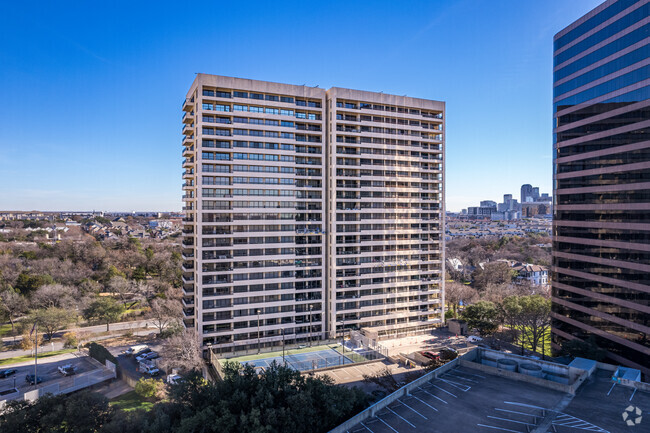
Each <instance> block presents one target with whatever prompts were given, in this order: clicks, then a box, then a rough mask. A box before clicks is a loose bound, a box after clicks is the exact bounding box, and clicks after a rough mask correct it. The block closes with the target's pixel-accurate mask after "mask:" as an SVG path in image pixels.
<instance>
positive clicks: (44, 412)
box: [0, 391, 115, 433]
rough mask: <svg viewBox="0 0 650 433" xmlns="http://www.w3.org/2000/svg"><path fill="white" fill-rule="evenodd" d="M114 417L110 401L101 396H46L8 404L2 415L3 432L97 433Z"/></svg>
mask: <svg viewBox="0 0 650 433" xmlns="http://www.w3.org/2000/svg"><path fill="white" fill-rule="evenodd" d="M114 413H115V411H114V410H113V409H111V407H110V406H109V404H108V400H107V399H106V397H104V396H103V395H101V394H98V393H92V392H88V391H81V392H76V393H72V394H66V395H63V394H61V395H56V396H54V395H52V394H46V395H44V396H42V397H39V399H38V400H36V401H33V402H28V401H22V400H21V401H18V400H15V401H10V402H7V405H6V407H5V410H3V412H2V413H1V414H0V431H3V432H21V433H40V432H61V433H64V432H69V433H77V432H79V433H81V432H83V433H96V432H99V431H100V429H101V428H102V426H104V425H105V424H106V423H107V422H108V421H109V420H110V419H111V418H112V417H113V415H114Z"/></svg>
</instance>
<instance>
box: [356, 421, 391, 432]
mask: <svg viewBox="0 0 650 433" xmlns="http://www.w3.org/2000/svg"><path fill="white" fill-rule="evenodd" d="M359 424H361V425H362V426H363V428H365V429H366V430H368V431H369V432H370V433H375V432H374V431H372V430H370V429H369V428H368V426H367V425H365V424H364V423H363V421H362V422H360V423H359ZM389 427H390V426H389Z"/></svg>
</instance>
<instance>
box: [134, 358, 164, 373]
mask: <svg viewBox="0 0 650 433" xmlns="http://www.w3.org/2000/svg"><path fill="white" fill-rule="evenodd" d="M138 367H139V368H138V370H139V371H140V372H141V373H142V374H147V375H149V376H158V375H159V374H160V370H158V367H156V364H155V363H154V362H153V361H147V360H145V361H141V362H140V364H139V366H138Z"/></svg>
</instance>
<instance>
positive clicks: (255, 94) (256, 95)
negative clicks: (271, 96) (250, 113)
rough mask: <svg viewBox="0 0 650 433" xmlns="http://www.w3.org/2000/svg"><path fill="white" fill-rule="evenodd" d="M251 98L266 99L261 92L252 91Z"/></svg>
mask: <svg viewBox="0 0 650 433" xmlns="http://www.w3.org/2000/svg"><path fill="white" fill-rule="evenodd" d="M250 98H251V99H264V95H262V94H261V93H251V94H250Z"/></svg>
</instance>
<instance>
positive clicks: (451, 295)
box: [445, 281, 478, 319]
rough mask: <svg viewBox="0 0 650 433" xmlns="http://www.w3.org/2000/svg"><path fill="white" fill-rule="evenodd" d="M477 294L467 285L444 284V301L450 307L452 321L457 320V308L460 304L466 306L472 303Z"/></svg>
mask: <svg viewBox="0 0 650 433" xmlns="http://www.w3.org/2000/svg"><path fill="white" fill-rule="evenodd" d="M477 295H478V293H477V292H476V290H474V289H473V288H472V287H470V286H468V285H467V284H461V283H457V282H455V281H453V282H450V283H447V284H445V301H446V302H447V303H448V304H450V305H451V307H452V311H453V315H454V319H457V318H458V307H459V306H460V304H461V303H463V304H465V305H467V304H468V303H470V302H472V301H473V300H474V299H475V298H476V297H477Z"/></svg>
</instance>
